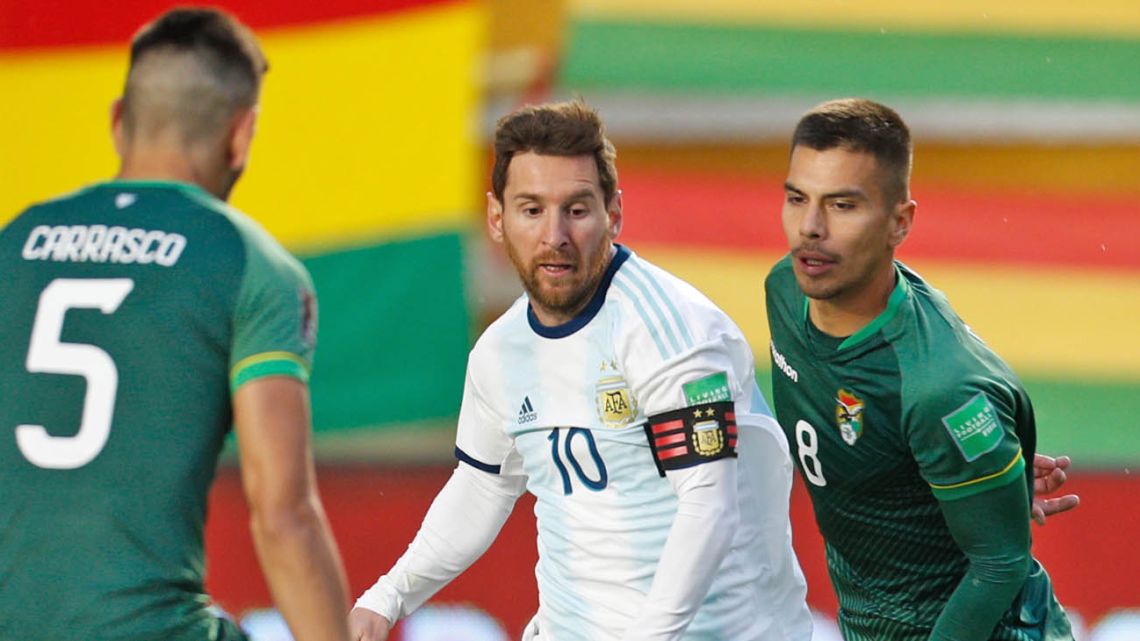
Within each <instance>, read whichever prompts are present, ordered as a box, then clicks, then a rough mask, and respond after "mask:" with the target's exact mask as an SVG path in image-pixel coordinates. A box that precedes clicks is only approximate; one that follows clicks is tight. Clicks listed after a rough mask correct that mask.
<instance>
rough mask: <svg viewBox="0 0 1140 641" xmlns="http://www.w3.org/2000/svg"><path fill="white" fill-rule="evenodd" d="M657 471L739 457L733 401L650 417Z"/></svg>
mask: <svg viewBox="0 0 1140 641" xmlns="http://www.w3.org/2000/svg"><path fill="white" fill-rule="evenodd" d="M645 434H646V436H648V437H649V449H650V451H652V452H653V460H654V462H655V463H657V472H658V473H659V474H661V476H665V472H666V471H667V470H679V469H683V468H686V467H692V466H694V465H700V464H701V463H706V462H708V461H715V460H717V459H722V458H729V457H733V458H735V457H736V411H735V407H734V405H733V403H732V401H722V402H719V403H705V404H702V405H694V406H692V407H686V408H683V409H679V410H675V411H672V412H666V413H664V414H657V415H656V416H650V417H649V421H648V422H647V423H646V424H645Z"/></svg>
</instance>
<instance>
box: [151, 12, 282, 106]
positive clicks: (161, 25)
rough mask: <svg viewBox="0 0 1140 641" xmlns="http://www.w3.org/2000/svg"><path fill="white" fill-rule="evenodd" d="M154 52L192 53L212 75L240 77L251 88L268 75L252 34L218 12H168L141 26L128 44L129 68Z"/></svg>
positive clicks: (263, 57) (244, 27)
mask: <svg viewBox="0 0 1140 641" xmlns="http://www.w3.org/2000/svg"><path fill="white" fill-rule="evenodd" d="M156 49H173V50H176V51H185V52H191V53H195V54H197V55H199V56H201V57H203V58H205V59H207V60H208V61H209V62H210V63H211V65H212V66H213V67H214V70H215V71H219V72H224V71H229V72H231V73H232V72H237V73H241V74H242V75H244V76H245V77H246V79H247V80H248V81H249V82H251V83H252V84H253V86H254V87H260V86H261V77H262V76H263V75H265V72H267V71H269V63H268V62H267V61H266V59H265V55H264V54H263V53H262V52H261V47H260V46H258V44H257V38H255V37H254V35H253V32H251V31H250V30H249V29H248V28H247V27H246V26H245V25H243V24H242V23H240V22H238V20H237V18H234V17H233V16H232V15H230V14H228V13H226V12H224V11H221V10H219V9H212V8H192V7H182V8H177V9H171V10H170V11H167V12H166V13H164V14H162V15H161V16H159V17H158V18H156V19H155V20H154V21H153V22H150V23H148V24H146V25H144V26H143V27H142V28H141V29H139V32H138V33H137V34H135V37H134V39H133V40H131V61H130V65H131V67H132V68H133V67H134V66H135V64H137V63H138V62H139V60H141V59H142V58H143V57H144V56H145V55H146V54H147V53H149V52H151V51H154V50H156Z"/></svg>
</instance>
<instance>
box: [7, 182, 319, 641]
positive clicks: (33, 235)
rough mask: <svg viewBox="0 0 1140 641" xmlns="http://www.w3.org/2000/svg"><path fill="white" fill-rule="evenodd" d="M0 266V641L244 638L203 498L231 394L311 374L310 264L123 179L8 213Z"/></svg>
mask: <svg viewBox="0 0 1140 641" xmlns="http://www.w3.org/2000/svg"><path fill="white" fill-rule="evenodd" d="M0 273H2V274H3V275H4V276H3V279H0V300H3V301H4V308H5V310H6V318H5V322H4V323H3V324H0V488H3V490H2V494H3V499H2V500H0V603H3V604H4V606H3V614H2V615H0V638H4V639H61V638H73V639H95V638H98V639H228V638H240V637H237V635H239V634H240V633H239V632H238V631H237V630H236V628H235V627H234V626H233V625H232V624H230V623H228V622H224V621H220V620H219V619H218V618H217V616H215V615H213V614H212V613H211V611H210V610H209V609H208V606H209V600H208V598H207V597H206V595H205V592H204V590H203V574H204V557H203V543H202V536H203V525H204V521H205V513H206V495H207V492H208V490H209V488H210V484H211V482H212V480H213V478H214V472H215V466H216V462H217V457H218V453H219V451H220V449H221V447H222V443H223V439H224V438H225V436H226V434H227V432H228V431H229V429H230V425H231V414H232V411H231V403H230V398H231V394H232V392H233V391H234V390H236V389H237V388H238V387H239V386H240V385H242V384H244V383H245V382H247V381H249V380H252V379H255V378H258V377H261V376H268V375H284V376H293V377H297V378H299V379H301V380H306V379H307V376H308V368H309V362H310V359H311V357H312V349H313V341H314V336H315V313H316V310H315V299H314V296H313V290H312V285H311V283H310V280H309V277H308V275H307V274H306V272H305V270H304V268H303V267H302V266H301V265H300V263H299V262H297V261H296V260H295V259H294V258H292V257H291V256H289V254H288V253H286V252H285V250H284V249H282V248H281V247H280V246H279V245H278V244H277V243H276V242H275V241H274V240H273V239H272V238H271V237H270V236H269V235H268V234H267V233H266V232H265V231H264V230H262V229H261V228H260V227H259V226H258V225H257V224H256V223H254V222H252V221H251V220H250V219H248V218H247V217H246V216H244V215H243V214H241V213H240V212H237V211H236V210H233V209H231V208H229V207H227V206H226V205H225V204H224V203H223V202H221V201H219V200H217V199H215V198H213V197H212V196H210V195H208V194H207V193H206V192H204V191H202V190H200V189H198V188H197V187H193V186H190V185H185V184H180V183H166V182H134V181H117V182H108V183H102V184H98V185H95V186H92V187H89V188H87V189H84V190H82V191H79V192H77V193H75V194H72V195H70V196H67V197H64V198H61V199H58V200H54V201H49V202H47V203H43V204H40V205H37V206H34V207H32V208H30V209H28V210H27V211H25V212H24V213H23V214H21V215H20V216H19V217H17V218H16V219H15V220H13V221H12V222H11V223H10V224H9V225H8V226H7V227H5V228H4V229H3V231H2V232H0Z"/></svg>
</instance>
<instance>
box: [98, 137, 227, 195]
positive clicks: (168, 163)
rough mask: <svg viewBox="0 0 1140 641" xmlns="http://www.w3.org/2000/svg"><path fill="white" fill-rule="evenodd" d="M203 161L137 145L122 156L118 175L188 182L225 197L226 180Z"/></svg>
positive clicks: (130, 177)
mask: <svg viewBox="0 0 1140 641" xmlns="http://www.w3.org/2000/svg"><path fill="white" fill-rule="evenodd" d="M202 165H203V163H200V162H195V159H194V158H193V157H191V156H189V155H186V154H180V153H172V152H169V151H166V150H163V149H152V148H146V147H136V148H133V149H131V150H130V151H129V152H128V153H127V154H125V155H124V156H123V161H122V164H121V165H120V167H119V173H118V174H117V175H116V176H115V178H116V179H118V180H160V181H174V182H183V183H189V184H191V185H197V186H198V187H201V188H202V189H204V190H206V191H207V192H209V193H211V194H213V195H214V196H217V197H218V198H221V199H222V200H225V198H224V195H225V193H226V191H228V190H226V189H223V188H222V185H223V181H222V179H221V177H220V176H219V175H218V172H211V171H208V170H206V169H205V168H203V166H202Z"/></svg>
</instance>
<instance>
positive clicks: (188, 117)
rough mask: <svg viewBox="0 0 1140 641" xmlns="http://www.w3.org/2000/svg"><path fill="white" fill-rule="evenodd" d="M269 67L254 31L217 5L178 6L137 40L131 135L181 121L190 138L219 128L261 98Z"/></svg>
mask: <svg viewBox="0 0 1140 641" xmlns="http://www.w3.org/2000/svg"><path fill="white" fill-rule="evenodd" d="M268 69H269V65H268V63H267V62H266V61H265V56H264V55H263V54H262V53H261V48H260V47H259V46H258V44H257V39H256V38H255V37H254V35H253V33H252V32H251V31H250V30H249V29H247V28H246V27H245V26H244V25H242V24H241V23H240V22H238V21H237V19H236V18H234V17H233V16H231V15H229V14H227V13H225V12H222V11H219V10H217V9H198V8H179V9H172V10H171V11H168V12H166V13H164V14H162V15H161V16H159V17H158V18H157V19H155V20H154V21H153V22H150V23H149V24H147V25H145V26H144V27H143V28H142V29H140V30H139V32H138V33H137V34H136V35H135V37H134V39H133V40H132V41H131V54H130V68H129V69H128V71H127V82H126V86H125V87H124V88H123V98H122V103H121V104H122V118H123V129H124V131H125V132H126V134H127V135H128V136H134V135H135V134H136V133H141V134H142V135H150V134H153V133H154V132H156V131H160V130H163V129H166V128H172V127H173V128H175V129H176V130H178V131H179V132H181V135H182V137H183V138H184V139H185V140H186V141H197V140H208V139H211V138H213V137H215V136H217V135H219V134H221V133H224V129H225V128H226V126H227V123H228V121H229V119H230V117H231V116H232V115H233V114H234V113H235V112H236V111H237V110H240V109H250V108H252V107H253V106H254V105H256V104H257V100H258V94H259V93H260V91H261V79H262V76H263V75H264V74H265V72H266V71H267V70H268Z"/></svg>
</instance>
